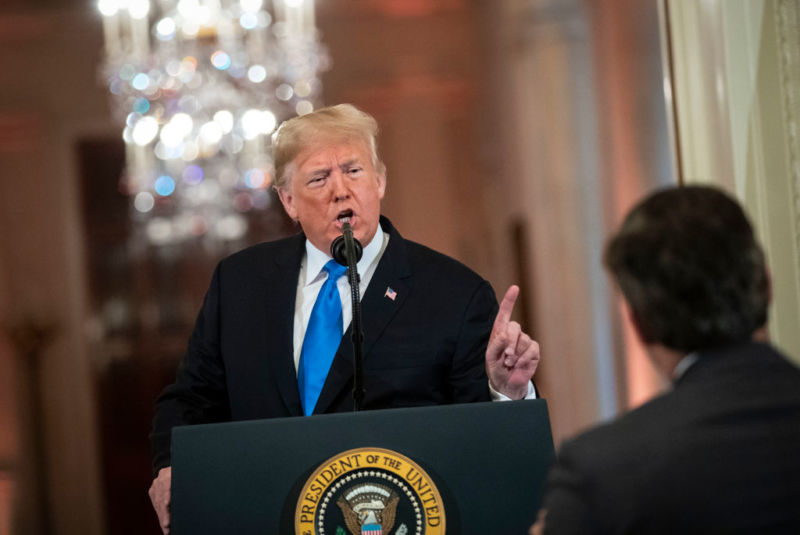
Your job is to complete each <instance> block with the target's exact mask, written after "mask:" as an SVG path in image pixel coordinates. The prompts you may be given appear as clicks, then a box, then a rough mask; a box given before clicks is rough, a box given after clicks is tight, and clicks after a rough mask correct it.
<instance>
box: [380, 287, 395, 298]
mask: <svg viewBox="0 0 800 535" xmlns="http://www.w3.org/2000/svg"><path fill="white" fill-rule="evenodd" d="M383 296H384V297H388V298H389V299H391V300H392V301H394V300H395V298H396V297H397V292H395V291H394V290H392V287H391V286H387V287H386V293H385V294H383Z"/></svg>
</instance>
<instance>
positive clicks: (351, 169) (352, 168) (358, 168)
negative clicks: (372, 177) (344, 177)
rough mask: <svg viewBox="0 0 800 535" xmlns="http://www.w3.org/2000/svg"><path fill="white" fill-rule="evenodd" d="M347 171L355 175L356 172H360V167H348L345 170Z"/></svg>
mask: <svg viewBox="0 0 800 535" xmlns="http://www.w3.org/2000/svg"><path fill="white" fill-rule="evenodd" d="M347 172H348V173H349V174H351V175H357V174H358V173H360V172H361V167H351V168H350V169H348V170H347Z"/></svg>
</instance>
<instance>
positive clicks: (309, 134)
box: [273, 104, 386, 251]
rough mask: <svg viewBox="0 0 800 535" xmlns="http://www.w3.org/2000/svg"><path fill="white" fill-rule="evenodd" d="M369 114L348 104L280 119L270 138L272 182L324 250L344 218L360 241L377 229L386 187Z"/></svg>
mask: <svg viewBox="0 0 800 535" xmlns="http://www.w3.org/2000/svg"><path fill="white" fill-rule="evenodd" d="M377 133H378V124H377V122H376V121H375V119H374V118H373V117H372V116H370V115H368V114H366V113H364V112H362V111H360V110H358V109H357V108H355V107H354V106H351V105H350V104H340V105H338V106H332V107H329V108H322V109H319V110H317V111H315V112H313V113H309V114H307V115H303V116H300V117H295V118H293V119H290V120H288V121H286V122H285V123H284V124H283V125H281V127H280V128H279V129H278V132H277V134H276V135H275V140H274V143H273V147H274V158H275V187H276V189H277V190H278V195H279V196H280V199H281V202H282V203H283V206H284V208H285V209H286V212H287V213H288V214H289V216H290V217H291V218H292V219H294V220H296V221H298V222H299V223H300V226H301V227H302V228H303V232H305V234H306V237H307V238H308V239H309V241H310V242H311V243H312V244H314V246H316V247H317V248H318V249H320V250H322V251H327V250H328V248H329V247H330V243H331V241H333V239H334V238H335V237H336V236H338V235H339V234H341V227H342V224H343V222H344V221H345V220H349V222H350V224H351V225H352V227H353V233H354V235H355V237H356V238H357V239H358V240H360V241H361V242H362V243H364V244H365V245H366V242H368V241H369V240H370V239H372V237H373V236H374V235H375V232H376V231H377V229H378V220H379V217H380V201H381V199H382V198H383V195H384V192H385V189H386V174H385V167H384V165H383V162H381V160H380V158H379V157H378V153H377V142H376V136H377Z"/></svg>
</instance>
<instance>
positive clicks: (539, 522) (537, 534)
mask: <svg viewBox="0 0 800 535" xmlns="http://www.w3.org/2000/svg"><path fill="white" fill-rule="evenodd" d="M546 516H547V509H541V510H540V511H539V516H538V517H537V518H536V523H535V524H534V525H532V526H531V529H530V531H529V532H528V533H529V534H530V535H544V521H545V517H546Z"/></svg>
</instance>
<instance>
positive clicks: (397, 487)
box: [294, 448, 445, 535]
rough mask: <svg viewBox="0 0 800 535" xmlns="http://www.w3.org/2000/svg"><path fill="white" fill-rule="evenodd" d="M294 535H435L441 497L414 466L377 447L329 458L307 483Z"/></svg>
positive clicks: (440, 522)
mask: <svg viewBox="0 0 800 535" xmlns="http://www.w3.org/2000/svg"><path fill="white" fill-rule="evenodd" d="M294 529H295V534H296V535H439V534H444V533H445V515H444V505H443V504H442V497H441V496H440V495H439V491H438V490H437V488H436V485H434V483H433V480H432V479H431V478H430V476H429V475H428V474H427V473H426V472H425V470H423V469H422V468H420V467H419V465H417V464H416V463H415V462H414V461H412V460H411V459H409V458H408V457H405V456H403V455H400V454H399V453H397V452H394V451H391V450H386V449H381V448H358V449H354V450H348V451H345V452H342V453H340V454H338V455H335V456H334V457H331V458H330V459H328V460H327V461H325V462H324V463H322V464H321V465H320V466H319V468H317V469H316V470H315V471H314V473H313V474H311V477H309V478H308V481H306V484H305V485H304V486H303V490H302V491H300V498H299V499H298V501H297V508H296V509H295V515H294Z"/></svg>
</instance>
